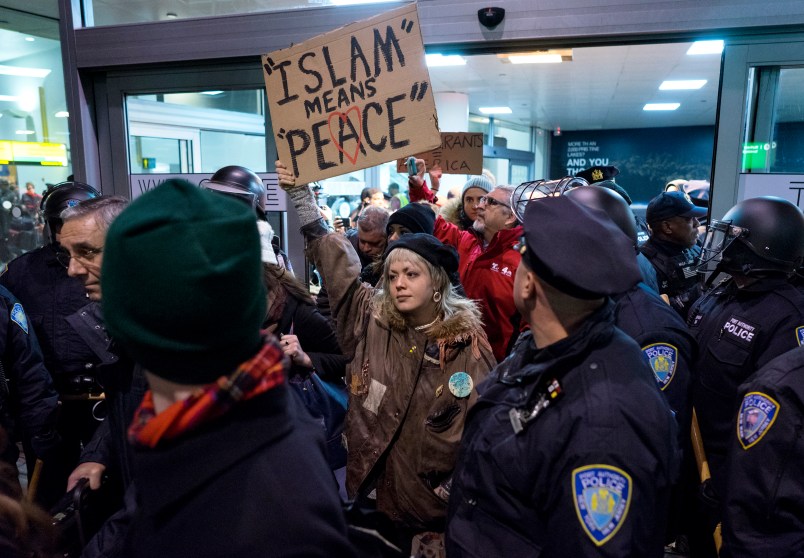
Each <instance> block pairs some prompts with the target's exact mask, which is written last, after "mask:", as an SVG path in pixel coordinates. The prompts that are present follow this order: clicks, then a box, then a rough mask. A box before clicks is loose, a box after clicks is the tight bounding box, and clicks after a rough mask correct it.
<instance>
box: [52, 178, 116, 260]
mask: <svg viewBox="0 0 804 558" xmlns="http://www.w3.org/2000/svg"><path fill="white" fill-rule="evenodd" d="M100 195H101V194H100V192H98V191H97V190H96V189H95V188H93V187H92V186H90V185H89V184H86V183H84V182H77V181H75V180H71V181H68V182H60V183H58V184H54V185H48V188H47V190H46V191H45V193H44V195H43V196H42V201H41V202H39V208H40V209H41V210H42V217H43V218H44V219H45V222H46V223H47V228H48V236H49V238H50V242H51V243H52V244H56V235H57V234H58V233H59V232H61V225H62V221H61V212H62V211H64V210H65V209H67V208H68V207H73V206H74V205H78V204H79V203H81V202H82V201H86V200H91V199H93V198H97V197H100Z"/></svg>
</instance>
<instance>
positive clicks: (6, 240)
mask: <svg viewBox="0 0 804 558" xmlns="http://www.w3.org/2000/svg"><path fill="white" fill-rule="evenodd" d="M0 19H2V20H4V21H5V22H7V23H6V24H5V25H4V27H5V28H4V29H0V45H2V48H0V261H2V262H8V261H9V260H11V259H13V258H14V257H16V256H18V255H19V254H21V253H23V252H26V251H28V250H31V249H32V248H34V247H36V246H37V245H39V244H41V241H42V227H41V222H40V219H39V215H38V203H39V199H41V198H40V196H41V194H42V192H43V191H44V190H45V189H46V188H47V185H48V184H54V183H58V182H62V181H64V180H65V179H66V178H67V177H68V175H70V173H71V170H70V142H69V134H68V126H67V118H68V116H69V115H68V114H67V111H66V107H67V103H66V99H65V91H64V73H63V70H62V60H61V46H60V43H59V27H58V21H57V20H54V19H50V18H45V17H38V16H34V15H31V14H25V13H20V12H19V11H17V10H7V9H4V8H0Z"/></svg>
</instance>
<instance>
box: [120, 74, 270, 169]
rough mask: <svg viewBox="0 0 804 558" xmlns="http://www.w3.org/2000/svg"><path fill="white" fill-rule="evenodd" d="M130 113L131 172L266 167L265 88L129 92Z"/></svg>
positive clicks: (128, 107) (128, 106)
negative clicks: (144, 93) (236, 166)
mask: <svg viewBox="0 0 804 558" xmlns="http://www.w3.org/2000/svg"><path fill="white" fill-rule="evenodd" d="M126 114H127V116H128V130H129V169H130V172H131V173H133V174H140V173H154V174H164V173H213V172H215V171H216V170H218V169H219V168H221V167H224V166H227V165H241V166H244V167H247V168H249V169H251V170H253V171H255V172H266V171H267V170H268V165H267V164H266V149H265V91H264V90H263V89H245V90H235V91H221V90H215V91H203V92H192V93H189V92H188V93H154V94H148V95H131V96H129V97H127V99H126Z"/></svg>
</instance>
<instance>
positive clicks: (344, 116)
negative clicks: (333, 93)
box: [327, 107, 363, 165]
mask: <svg viewBox="0 0 804 558" xmlns="http://www.w3.org/2000/svg"><path fill="white" fill-rule="evenodd" d="M352 111H354V112H355V114H356V115H357V116H356V118H355V119H356V120H357V126H355V125H354V124H353V123H352V121H351V119H350V118H349V113H350V112H352ZM333 117H337V118H339V119H340V121H341V125H340V130H341V134H340V136H341V138H343V127H344V125H346V124H348V125H349V127H350V128H351V129H352V132H354V131H355V130H357V143H356V144H355V152H354V155H350V154H349V153H347V152H346V151H344V150H343V146H342V145H341V143H340V142H339V141H338V140H336V139H335V134H333V133H332V119H333ZM327 124H328V126H329V137H330V138H332V143H334V144H335V147H337V148H338V151H340V152H341V153H343V155H344V157H346V158H347V159H349V162H351V163H352V164H353V165H354V164H355V163H356V162H357V155H358V153H360V144H361V143H362V141H363V119H362V118H361V117H360V107H352V108H350V109H349V110H347V111H346V112H339V111H335V112H333V113H330V115H329V121H328V122H327Z"/></svg>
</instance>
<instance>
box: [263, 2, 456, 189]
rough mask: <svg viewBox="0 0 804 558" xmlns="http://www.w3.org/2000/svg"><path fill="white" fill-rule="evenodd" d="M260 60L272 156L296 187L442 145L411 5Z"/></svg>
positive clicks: (420, 40) (421, 45)
mask: <svg viewBox="0 0 804 558" xmlns="http://www.w3.org/2000/svg"><path fill="white" fill-rule="evenodd" d="M262 61H263V69H264V77H265V87H266V89H267V91H268V100H269V106H270V110H271V121H272V122H273V126H274V134H275V137H276V139H277V151H278V152H279V156H280V158H281V159H282V160H284V161H286V162H287V163H288V165H289V168H290V170H291V171H292V174H293V176H295V177H296V178H297V179H298V180H299V182H302V183H306V182H310V181H313V180H318V179H323V178H328V177H331V176H336V175H339V174H345V173H347V172H351V171H355V170H359V169H363V168H367V167H371V166H374V165H377V164H380V163H383V162H386V161H390V160H393V159H396V158H397V157H400V156H402V155H404V154H405V153H410V152H414V153H415V152H418V151H424V150H428V149H432V148H434V147H438V145H440V143H441V142H440V136H439V133H438V125H437V118H436V110H435V102H434V100H433V94H432V89H431V87H430V77H429V74H428V72H427V65H426V63H425V59H424V45H423V44H422V38H421V31H420V30H419V25H418V13H417V11H416V5H415V4H411V5H408V6H404V7H402V8H399V9H396V10H392V11H390V12H387V13H385V14H382V15H379V16H376V17H373V18H369V19H366V20H363V21H359V22H356V23H353V24H351V25H347V26H346V27H343V28H341V29H337V30H335V31H332V32H330V33H326V34H324V35H319V36H318V37H314V38H313V39H310V40H308V41H305V42H303V43H301V44H298V45H295V46H293V47H291V48H288V49H284V50H280V51H276V52H272V53H270V54H266V55H263V57H262Z"/></svg>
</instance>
